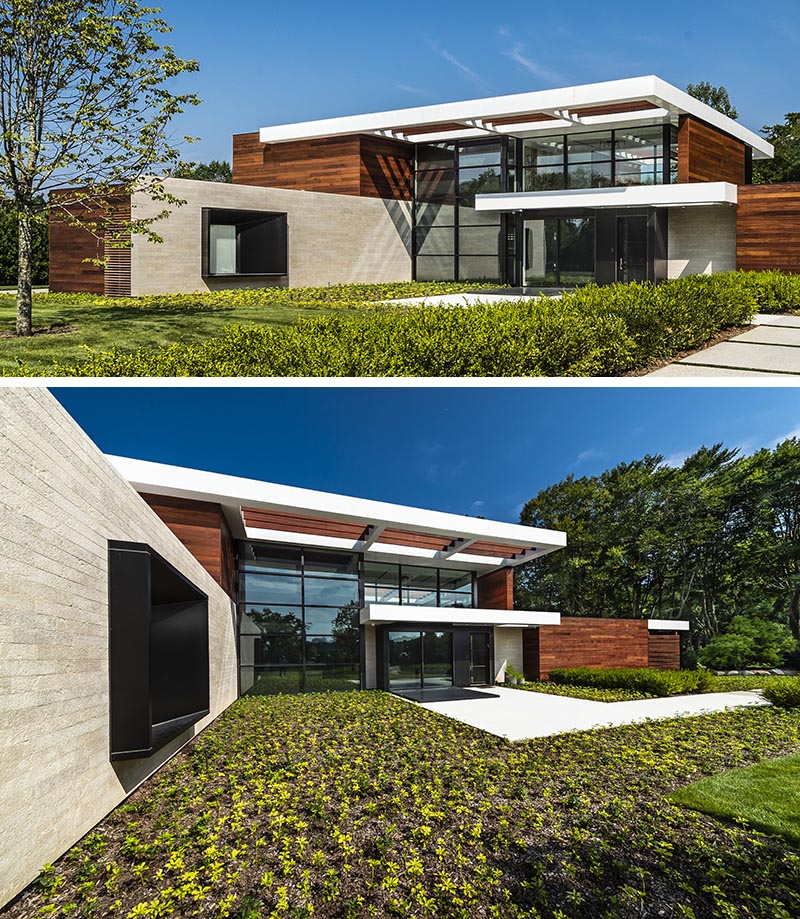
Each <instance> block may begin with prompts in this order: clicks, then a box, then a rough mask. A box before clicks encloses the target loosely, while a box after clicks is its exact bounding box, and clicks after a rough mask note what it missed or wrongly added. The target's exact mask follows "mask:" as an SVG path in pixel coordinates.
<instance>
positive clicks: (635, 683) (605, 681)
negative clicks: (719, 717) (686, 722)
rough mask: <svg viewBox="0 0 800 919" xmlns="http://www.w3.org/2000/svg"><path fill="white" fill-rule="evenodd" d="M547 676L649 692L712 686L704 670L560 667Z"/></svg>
mask: <svg viewBox="0 0 800 919" xmlns="http://www.w3.org/2000/svg"><path fill="white" fill-rule="evenodd" d="M550 679H551V680H552V681H553V682H554V683H559V684H561V685H573V686H592V687H596V688H598V689H626V690H631V691H632V692H641V693H645V694H646V695H649V696H679V695H683V694H684V693H691V692H709V691H711V689H712V687H713V678H712V676H711V674H710V673H708V671H706V670H650V669H649V668H646V667H643V668H636V667H618V668H614V669H610V670H596V669H594V668H591V667H561V668H558V669H556V670H551V671H550Z"/></svg>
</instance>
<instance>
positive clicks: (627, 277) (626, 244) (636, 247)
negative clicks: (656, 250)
mask: <svg viewBox="0 0 800 919" xmlns="http://www.w3.org/2000/svg"><path fill="white" fill-rule="evenodd" d="M646 280H647V217H618V218H617V281H619V282H621V283H622V284H628V283H630V282H631V281H646Z"/></svg>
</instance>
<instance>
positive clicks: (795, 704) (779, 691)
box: [762, 677, 800, 708]
mask: <svg viewBox="0 0 800 919" xmlns="http://www.w3.org/2000/svg"><path fill="white" fill-rule="evenodd" d="M762 691H763V693H764V698H765V699H768V700H769V701H770V702H771V703H772V704H773V705H777V706H779V707H780V708H800V677H775V679H774V680H773V681H772V682H771V683H769V684H768V685H767V686H765V687H764V689H763V690H762Z"/></svg>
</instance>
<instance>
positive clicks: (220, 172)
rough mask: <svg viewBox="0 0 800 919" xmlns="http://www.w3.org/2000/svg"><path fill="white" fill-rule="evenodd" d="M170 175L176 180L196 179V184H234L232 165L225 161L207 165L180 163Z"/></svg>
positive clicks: (215, 161) (214, 161)
mask: <svg viewBox="0 0 800 919" xmlns="http://www.w3.org/2000/svg"><path fill="white" fill-rule="evenodd" d="M170 175H171V176H172V178H174V179H194V180H195V181H196V182H232V181H233V171H232V170H231V164H230V163H228V162H226V161H225V160H209V162H207V163H194V162H190V163H179V164H178V165H177V166H176V167H175V168H174V169H173V170H172V171H171V172H170Z"/></svg>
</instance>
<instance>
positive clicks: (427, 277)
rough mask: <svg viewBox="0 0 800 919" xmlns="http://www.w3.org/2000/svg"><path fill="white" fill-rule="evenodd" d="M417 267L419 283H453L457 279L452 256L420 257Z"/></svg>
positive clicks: (418, 257)
mask: <svg viewBox="0 0 800 919" xmlns="http://www.w3.org/2000/svg"><path fill="white" fill-rule="evenodd" d="M416 265H417V272H416V273H417V280H418V281H452V280H453V278H454V277H455V259H454V257H453V256H452V255H422V256H419V255H418V256H417V260H416Z"/></svg>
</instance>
